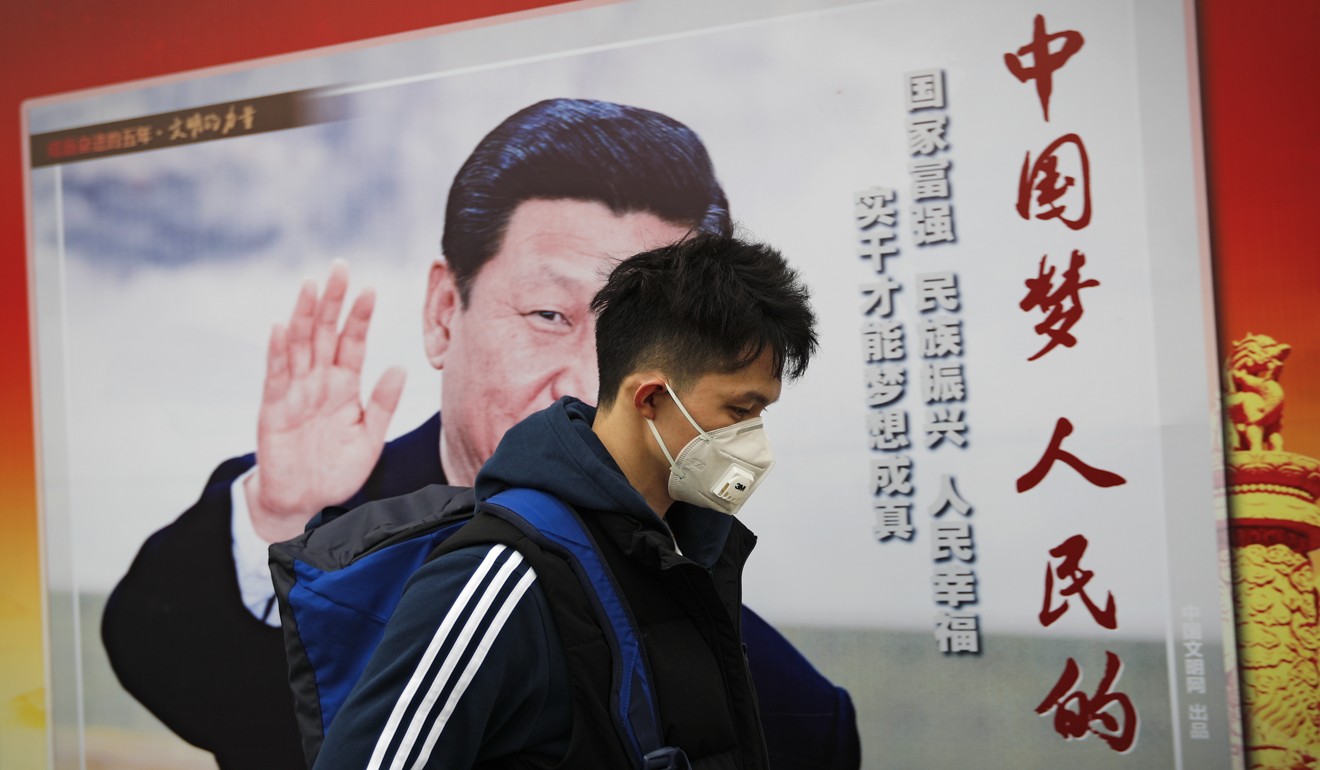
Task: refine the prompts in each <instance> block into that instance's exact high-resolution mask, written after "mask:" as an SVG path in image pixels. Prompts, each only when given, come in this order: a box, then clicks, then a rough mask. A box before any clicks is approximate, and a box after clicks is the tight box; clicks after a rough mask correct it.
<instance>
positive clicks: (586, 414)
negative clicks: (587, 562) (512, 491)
mask: <svg viewBox="0 0 1320 770" xmlns="http://www.w3.org/2000/svg"><path fill="white" fill-rule="evenodd" d="M595 418H596V408H595V407H593V406H589V405H588V404H585V403H583V402H582V401H579V400H578V399H576V398H573V397H572V396H565V397H563V398H561V399H559V400H558V401H556V402H555V403H554V404H552V405H551V406H550V407H549V408H547V409H544V410H542V411H540V412H536V413H535V414H532V415H531V416H529V417H528V418H527V419H525V420H523V421H522V422H520V423H518V424H517V425H515V426H513V427H512V428H510V429H509V431H508V432H507V433H505V434H504V438H503V439H501V440H500V444H499V446H498V447H497V448H496V449H495V454H494V455H492V456H491V458H490V459H489V460H487V461H486V464H485V465H484V466H482V468H481V470H480V471H479V472H478V473H477V481H476V485H475V486H476V492H477V498H478V499H479V500H486V499H488V498H490V497H491V496H492V495H494V494H496V493H498V492H500V491H502V490H505V489H508V488H510V487H529V488H532V489H539V490H542V491H544V492H549V493H550V494H552V495H555V496H556V497H558V498H559V499H560V500H563V501H564V502H566V503H568V504H569V505H571V506H573V507H574V508H576V509H579V510H583V509H587V510H593V511H602V512H608V513H612V514H621V515H623V516H626V517H628V518H630V519H632V520H633V521H635V522H636V523H637V524H639V525H641V531H647V530H650V531H657V530H658V531H660V532H663V533H665V536H664V538H663V539H664V540H665V541H666V542H669V543H671V544H672V543H673V542H674V541H673V540H671V537H672V538H676V539H677V543H678V544H680V545H681V547H682V550H683V553H684V554H686V555H687V557H688V558H691V559H692V560H694V561H696V562H698V563H700V564H702V565H703V566H707V567H709V566H710V565H711V564H713V563H714V560H715V559H716V558H718V556H719V553H720V552H721V551H722V550H723V547H724V543H725V541H726V539H727V538H728V536H729V532H730V530H731V529H732V528H733V527H734V521H733V517H732V516H728V515H725V514H723V513H719V512H716V511H712V510H708V509H705V508H699V507H697V506H694V505H689V504H687V503H684V502H676V503H674V505H673V507H671V508H670V509H669V511H668V512H666V516H665V519H664V520H661V518H660V517H659V516H658V515H656V513H655V511H653V510H651V506H650V505H648V504H647V502H646V500H645V498H643V497H642V496H641V494H639V493H638V492H637V490H635V489H633V487H632V485H631V484H629V483H628V479H627V478H626V477H625V476H624V475H623V471H621V470H619V466H618V464H617V463H615V462H614V458H612V457H610V453H609V451H608V450H606V449H605V445H604V444H602V443H601V442H600V439H599V438H597V437H596V434H595V433H594V432H593V431H592V429H591V425H592V422H593V421H594V420H595ZM739 529H745V528H742V527H739ZM639 534H640V532H639ZM747 535H748V536H751V533H750V532H749V533H747ZM751 540H752V542H755V537H754V536H751ZM669 547H670V548H672V547H673V546H672V545H670V546H669Z"/></svg>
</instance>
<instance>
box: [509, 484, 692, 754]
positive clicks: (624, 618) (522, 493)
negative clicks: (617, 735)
mask: <svg viewBox="0 0 1320 770" xmlns="http://www.w3.org/2000/svg"><path fill="white" fill-rule="evenodd" d="M485 502H487V503H493V504H494V505H495V506H499V507H491V508H487V509H486V510H489V511H490V512H491V513H492V514H494V515H495V516H498V517H499V518H501V519H503V520H505V521H507V522H508V523H510V524H512V525H513V526H515V527H517V528H518V529H519V530H520V531H521V532H522V533H523V534H525V535H526V536H527V537H528V538H529V539H531V540H532V541H533V542H535V543H536V544H537V545H539V546H540V547H541V548H543V549H546V550H549V551H552V552H554V553H558V554H560V555H561V556H564V557H566V560H567V561H568V563H569V565H570V566H571V567H572V569H573V572H574V573H575V574H576V575H577V577H578V580H579V581H581V583H582V587H583V589H584V592H585V593H586V595H587V597H588V599H589V600H590V602H591V605H592V607H593V608H594V609H595V610H596V614H597V616H598V619H599V621H600V626H601V629H602V630H603V631H604V633H605V637H606V640H607V641H608V643H609V646H610V652H611V655H612V658H613V672H612V688H611V693H610V709H611V716H612V717H613V719H614V721H615V724H616V727H617V728H618V729H619V730H620V732H621V733H622V734H623V735H624V736H626V738H627V741H626V742H627V744H628V747H629V748H630V749H631V752H632V755H633V760H634V766H636V767H638V768H642V769H643V770H687V768H689V767H690V766H689V764H688V760H687V757H686V756H685V755H684V754H683V751H682V749H679V748H677V747H674V746H666V745H664V741H663V732H662V731H661V729H660V717H659V709H658V708H657V705H656V698H655V691H654V688H653V687H652V685H651V677H650V666H649V664H648V663H647V660H646V650H645V648H644V647H643V646H642V641H641V635H640V634H639V633H638V631H637V624H636V621H634V620H633V618H632V614H631V613H630V612H629V610H628V606H627V604H626V603H625V602H624V600H623V596H622V594H621V593H620V591H619V587H618V584H617V582H616V581H615V579H614V575H613V573H611V572H610V569H609V566H608V565H607V564H606V563H605V560H604V559H603V558H601V555H600V549H599V548H597V547H596V543H595V541H594V539H593V538H592V536H591V533H590V531H589V530H588V529H587V527H586V526H585V525H584V524H583V523H582V520H581V519H580V518H578V515H577V513H576V512H575V511H574V510H573V509H572V508H570V507H569V506H568V505H567V504H565V503H564V502H563V501H562V500H560V499H559V498H557V497H555V496H554V495H550V494H547V493H545V492H542V491H540V490H535V489H521V488H519V489H506V490H504V491H502V492H500V493H498V494H496V495H493V496H492V497H491V498H490V499H488V500H487V501H485Z"/></svg>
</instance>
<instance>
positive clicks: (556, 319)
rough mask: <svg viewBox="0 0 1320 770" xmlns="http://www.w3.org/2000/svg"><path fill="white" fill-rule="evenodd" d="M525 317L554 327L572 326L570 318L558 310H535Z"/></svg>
mask: <svg viewBox="0 0 1320 770" xmlns="http://www.w3.org/2000/svg"><path fill="white" fill-rule="evenodd" d="M525 316H526V317H527V318H528V319H530V320H532V321H534V322H536V323H538V324H543V325H552V326H570V325H571V324H570V323H569V321H568V316H566V315H564V314H563V313H561V312H559V311H558V310H533V311H531V312H530V313H526V314H525Z"/></svg>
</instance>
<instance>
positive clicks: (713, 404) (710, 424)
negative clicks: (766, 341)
mask: <svg viewBox="0 0 1320 770" xmlns="http://www.w3.org/2000/svg"><path fill="white" fill-rule="evenodd" d="M773 363H774V359H773V357H772V356H771V354H770V352H769V351H766V352H764V353H762V354H761V355H760V357H758V358H757V359H756V360H755V361H753V362H752V363H751V364H749V365H748V366H745V367H743V368H742V369H739V370H737V371H734V372H716V373H712V374H705V375H702V376H700V377H698V378H697V379H696V381H695V382H693V383H691V384H690V385H689V386H688V387H686V388H682V389H680V390H679V391H678V398H679V400H681V401H682V402H683V406H684V408H686V409H687V411H688V414H690V415H691V416H692V419H693V420H694V421H695V422H696V423H697V425H699V426H701V428H702V430H704V431H706V432H707V433H709V432H711V431H715V430H719V429H720V428H727V427H728V426H730V425H733V424H734V423H738V422H742V421H743V420H747V419H750V418H752V417H760V416H761V414H762V412H764V411H765V408H766V407H767V406H769V405H770V404H773V403H774V402H775V401H778V400H779V394H780V391H781V390H782V388H783V385H782V384H781V382H780V380H779V378H778V377H775V373H774V366H773ZM656 394H657V396H658V397H659V398H658V402H657V404H656V412H655V425H656V428H657V429H658V430H659V431H660V436H661V437H662V438H663V439H664V441H665V446H666V448H668V449H669V453H670V454H671V455H674V456H678V453H679V452H681V451H682V450H683V447H684V446H686V445H687V444H688V442H690V441H692V439H694V438H696V436H697V429H696V428H694V427H693V426H692V423H690V422H688V421H687V418H686V417H684V416H683V413H682V412H681V411H680V410H679V408H678V406H677V405H676V404H674V403H673V398H672V397H671V396H669V395H668V393H667V392H666V391H664V390H658V391H656ZM653 454H654V458H653V459H654V461H655V466H656V467H657V468H660V469H663V471H662V472H664V473H668V468H669V461H668V460H667V459H666V458H665V457H664V455H663V454H662V453H661V452H660V450H659V449H658V448H656V450H655V451H654V452H653Z"/></svg>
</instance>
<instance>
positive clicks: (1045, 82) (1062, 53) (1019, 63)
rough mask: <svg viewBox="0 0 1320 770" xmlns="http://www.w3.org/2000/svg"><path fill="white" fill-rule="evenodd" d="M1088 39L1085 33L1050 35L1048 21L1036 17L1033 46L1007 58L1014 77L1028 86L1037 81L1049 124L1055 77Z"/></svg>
mask: <svg viewBox="0 0 1320 770" xmlns="http://www.w3.org/2000/svg"><path fill="white" fill-rule="evenodd" d="M1056 41H1059V42H1061V45H1060V46H1059V47H1058V48H1055V47H1054V45H1053V44H1054V43H1055V42H1056ZM1085 42H1086V38H1084V37H1082V33H1080V32H1076V31H1074V30H1070V29H1067V30H1064V31H1062V32H1046V31H1045V17H1044V16H1042V15H1040V14H1036V22H1035V25H1034V27H1033V29H1032V36H1031V42H1030V43H1027V44H1026V45H1024V46H1022V47H1021V48H1019V49H1017V53H1016V54H1014V53H1006V54H1004V64H1005V65H1006V66H1007V67H1008V71H1009V72H1011V73H1013V77H1015V78H1017V79H1018V80H1019V81H1021V82H1023V83H1025V82H1027V81H1028V80H1034V81H1036V95H1037V96H1038V97H1040V108H1041V110H1042V111H1043V112H1044V113H1045V122H1046V123H1048V122H1049V120H1050V94H1051V93H1053V91H1054V73H1055V71H1057V70H1058V69H1060V68H1061V67H1063V65H1065V64H1067V63H1068V60H1069V59H1071V58H1072V57H1073V54H1075V53H1077V52H1078V51H1080V50H1082V45H1083V44H1084V43H1085ZM1025 56H1030V57H1031V66H1027V65H1026V64H1024V63H1023V57H1025Z"/></svg>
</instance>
